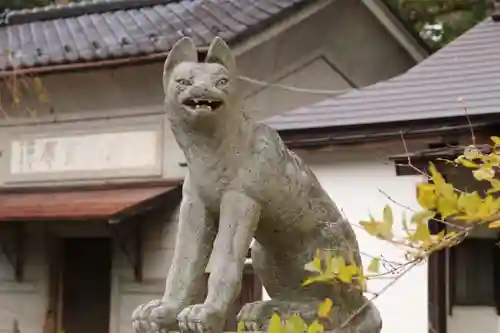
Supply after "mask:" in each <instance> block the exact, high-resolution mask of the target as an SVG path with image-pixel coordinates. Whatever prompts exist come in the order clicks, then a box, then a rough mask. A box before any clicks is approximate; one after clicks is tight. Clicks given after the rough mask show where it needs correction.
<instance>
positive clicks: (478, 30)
mask: <svg viewBox="0 0 500 333" xmlns="http://www.w3.org/2000/svg"><path fill="white" fill-rule="evenodd" d="M499 17H500V15H499V12H498V9H497V11H496V12H495V13H494V14H493V15H492V17H491V18H487V19H486V20H485V21H484V22H481V23H480V24H478V25H477V26H475V27H474V28H472V29H471V30H470V31H468V32H467V33H465V34H464V35H462V36H461V37H459V38H457V39H456V40H455V41H453V42H452V43H450V44H449V45H448V46H446V47H444V48H443V49H441V50H439V51H438V52H436V53H434V54H433V55H431V56H430V57H428V58H427V59H425V60H424V61H422V62H421V63H419V64H417V65H416V66H414V67H413V68H412V69H410V70H408V71H407V72H406V73H404V74H401V75H398V76H396V77H394V78H392V79H390V80H387V81H382V82H380V83H377V84H374V85H371V86H369V87H366V88H363V89H360V90H356V91H352V92H349V93H346V94H344V95H342V96H339V97H336V98H329V99H325V100H323V101H321V102H318V103H315V104H312V105H309V106H305V107H301V108H298V109H296V110H294V111H291V112H287V113H283V114H281V115H278V116H275V117H272V118H270V119H268V120H266V122H267V123H268V124H269V125H271V126H273V127H274V128H276V129H277V130H279V131H280V133H281V135H282V137H283V138H284V139H285V141H286V142H287V143H288V144H289V146H290V147H293V148H294V149H295V150H297V151H298V152H299V151H300V155H301V156H302V158H303V159H304V160H305V161H306V162H307V163H308V164H309V165H310V166H311V167H312V168H313V170H314V171H315V173H316V175H317V177H318V179H319V180H320V182H321V183H322V184H323V185H324V186H325V188H326V189H327V190H328V192H329V193H330V195H331V196H332V198H333V199H334V200H335V201H336V202H337V203H338V205H339V206H340V207H341V208H342V209H343V210H344V212H345V213H346V215H347V217H349V218H350V219H351V221H352V222H353V223H356V222H358V221H360V220H365V219H367V217H368V216H369V213H370V212H371V213H373V214H374V215H375V216H377V215H378V216H381V213H382V209H383V207H384V205H386V204H391V206H392V207H393V210H394V212H395V213H394V214H395V215H394V216H395V217H396V218H397V221H401V219H400V218H399V217H400V216H402V214H403V212H406V213H407V214H411V211H409V209H419V206H418V204H417V202H416V195H415V185H416V184H417V183H419V182H423V181H426V179H425V178H424V177H423V176H422V174H420V172H418V171H416V170H415V168H414V167H415V166H416V167H418V168H420V169H421V170H424V169H425V167H426V165H427V162H429V161H434V162H435V163H436V164H437V165H438V167H439V168H440V171H441V172H442V173H443V174H444V175H445V177H446V178H447V180H448V181H450V182H452V183H453V184H454V185H455V187H457V188H459V189H463V190H464V189H467V190H468V191H473V190H475V189H477V190H480V188H479V187H478V184H477V181H475V180H474V179H473V178H472V175H471V174H470V171H469V170H463V169H461V168H455V167H450V166H449V165H446V164H445V163H442V162H439V158H447V159H453V158H455V157H457V156H458V155H459V154H461V153H462V152H463V148H464V147H466V146H467V145H470V144H471V143H472V136H471V130H472V131H473V132H474V135H475V137H476V139H475V140H476V142H477V143H491V141H490V140H489V136H491V135H496V136H498V135H499V130H498V129H499V125H500V57H499V55H498V51H497V50H498V47H499V46H500V22H499ZM467 116H468V117H467ZM469 120H470V123H469ZM451 147H455V148H451ZM457 147H458V148H457ZM460 147H462V148H460ZM409 157H410V160H411V162H412V164H413V166H408V158H409ZM431 227H432V230H433V231H434V232H438V231H440V229H439V228H442V227H443V224H440V225H439V226H438V225H432V226H431ZM398 229H399V230H398V231H397V232H399V231H401V232H402V225H401V224H399V225H398ZM358 237H359V241H360V245H361V250H362V251H363V253H364V258H365V259H366V262H367V263H368V262H369V260H371V258H370V255H375V256H378V255H380V254H383V255H384V258H386V259H388V260H394V261H398V260H399V261H400V260H401V258H402V254H403V253H404V252H403V251H402V250H401V249H398V248H396V247H394V246H392V245H390V244H389V245H388V244H386V243H384V242H381V241H378V240H376V239H373V237H371V236H368V235H367V234H366V233H365V232H364V231H360V232H359V233H358ZM498 237H499V235H498V232H497V230H496V229H487V228H484V229H478V230H476V231H475V232H474V233H472V234H471V235H469V238H468V239H467V240H466V241H464V242H463V243H461V244H460V245H459V246H457V247H456V248H453V249H451V250H446V251H441V252H439V253H436V254H434V255H432V256H431V257H430V259H429V261H428V263H425V264H422V265H419V266H417V267H415V268H414V269H413V270H412V271H411V272H409V273H407V274H405V276H404V277H403V278H401V279H400V280H399V281H398V282H397V283H395V284H394V285H393V286H392V287H391V288H389V289H388V290H387V291H385V292H384V293H383V295H381V296H380V297H379V298H378V299H377V300H376V304H377V305H378V307H379V309H380V311H381V313H382V317H383V319H384V324H383V329H382V332H384V333H396V332H401V331H404V332H405V333H424V332H432V333H447V332H448V333H462V332H463V333H465V332H484V333H493V332H498V330H499V327H500V326H499V323H500V322H499V314H500V297H499V292H498V291H499V290H500V285H499V281H500V278H499V275H498V274H499V272H500V268H499V267H500V266H499V262H500V260H499V258H500V250H499V249H498V246H497V245H495V243H497V242H498V239H499V238H498ZM388 282H390V281H387V280H379V281H377V280H374V281H371V282H370V283H369V284H368V288H369V290H370V289H371V291H372V292H375V293H377V292H378V291H379V290H381V288H383V287H384V286H385V285H386V284H387V283H388Z"/></svg>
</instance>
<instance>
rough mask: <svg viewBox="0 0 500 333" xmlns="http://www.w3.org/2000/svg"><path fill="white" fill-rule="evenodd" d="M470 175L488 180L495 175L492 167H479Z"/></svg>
mask: <svg viewBox="0 0 500 333" xmlns="http://www.w3.org/2000/svg"><path fill="white" fill-rule="evenodd" d="M472 175H473V176H474V178H476V179H477V180H479V181H481V180H490V179H492V178H493V177H495V170H493V168H480V169H477V170H474V171H472Z"/></svg>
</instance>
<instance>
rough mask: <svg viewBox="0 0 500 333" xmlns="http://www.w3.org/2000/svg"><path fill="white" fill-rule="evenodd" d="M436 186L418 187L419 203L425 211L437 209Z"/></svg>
mask: <svg viewBox="0 0 500 333" xmlns="http://www.w3.org/2000/svg"><path fill="white" fill-rule="evenodd" d="M435 189H436V187H435V185H434V184H419V185H417V201H418V203H419V204H420V206H422V208H425V209H434V208H435V207H436V201H437V197H436V192H435Z"/></svg>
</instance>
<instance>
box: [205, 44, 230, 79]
mask: <svg viewBox="0 0 500 333" xmlns="http://www.w3.org/2000/svg"><path fill="white" fill-rule="evenodd" d="M205 62H212V63H217V64H220V65H222V66H224V67H226V68H227V70H228V71H229V73H234V70H235V67H236V66H235V61H234V56H233V53H232V52H231V49H230V48H229V46H228V45H227V44H226V42H224V40H222V38H220V37H215V38H214V40H213V41H212V44H210V48H209V49H208V53H207V57H206V58H205Z"/></svg>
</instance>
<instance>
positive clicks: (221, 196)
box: [132, 37, 382, 333]
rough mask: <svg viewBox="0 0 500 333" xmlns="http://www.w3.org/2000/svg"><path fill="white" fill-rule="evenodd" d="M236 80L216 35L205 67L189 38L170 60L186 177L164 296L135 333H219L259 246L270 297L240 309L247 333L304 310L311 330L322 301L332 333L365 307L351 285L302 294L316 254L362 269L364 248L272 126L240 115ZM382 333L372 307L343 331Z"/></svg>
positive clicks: (172, 112)
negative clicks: (324, 252) (329, 304)
mask: <svg viewBox="0 0 500 333" xmlns="http://www.w3.org/2000/svg"><path fill="white" fill-rule="evenodd" d="M236 80H237V76H236V69H235V60H234V58H233V55H232V53H231V51H230V49H229V47H228V46H227V44H226V43H225V42H224V41H223V40H222V39H220V38H215V39H214V41H213V42H212V44H211V45H210V48H209V50H208V53H207V55H206V59H205V61H204V62H198V56H197V51H196V47H195V45H194V43H193V41H192V40H191V39H190V38H187V37H184V38H182V39H181V40H179V41H178V42H177V43H176V45H175V46H174V47H173V48H172V50H171V51H170V53H169V55H168V57H167V60H166V62H165V66H164V72H163V87H164V91H165V96H166V98H165V106H166V112H167V116H168V118H169V120H170V123H171V126H172V131H173V133H174V135H175V138H176V140H177V142H178V144H179V146H180V147H181V149H182V150H183V151H184V154H185V156H186V160H187V166H188V171H187V176H186V178H185V181H184V184H183V197H182V202H181V206H180V212H179V226H178V234H177V242H176V245H175V254H174V258H173V262H172V265H171V267H170V271H169V272H168V277H167V279H166V286H165V294H164V296H163V298H162V299H159V300H153V301H151V302H150V303H147V304H143V305H140V306H139V307H138V308H137V309H136V310H135V311H134V313H133V315H132V322H133V327H134V329H135V331H136V332H137V333H146V332H147V333H149V332H163V331H166V330H168V329H170V328H172V327H175V325H176V324H177V325H178V327H179V328H180V330H181V331H182V332H195V333H202V332H213V333H220V332H222V330H223V326H224V323H225V316H226V312H227V311H228V307H229V306H231V305H232V303H233V302H234V300H235V299H236V297H237V296H238V293H239V292H240V288H241V279H242V271H243V266H244V260H245V257H246V254H247V251H248V248H249V247H250V245H251V242H252V239H255V241H254V242H253V245H252V251H251V253H252V264H253V266H254V270H255V271H256V273H257V274H258V277H259V279H260V280H261V282H262V284H263V285H264V286H265V288H266V291H267V292H268V294H269V295H270V296H271V298H272V300H269V301H259V302H254V303H249V304H246V305H245V306H244V307H243V308H242V309H241V311H240V313H239V314H238V320H239V321H241V322H242V323H243V324H244V326H245V329H246V330H248V331H261V330H266V329H267V323H268V322H269V319H270V318H271V316H272V314H273V313H275V312H277V313H278V314H280V315H281V316H282V317H286V316H290V315H292V314H296V313H298V314H300V315H301V316H302V317H303V318H304V319H305V320H306V322H307V321H309V322H310V321H312V320H313V319H315V316H316V313H317V308H318V305H319V304H320V303H321V302H322V301H323V300H324V299H325V298H326V297H329V298H330V299H331V300H332V301H333V304H334V307H333V308H332V311H331V315H330V318H329V320H328V323H327V325H326V326H325V329H335V328H339V326H340V324H341V323H343V322H344V321H345V320H346V319H347V318H349V316H350V315H352V314H353V313H354V312H355V311H356V310H357V309H359V308H360V307H361V306H363V305H364V304H365V303H366V302H367V299H366V298H365V297H364V296H363V293H362V291H361V290H360V289H359V288H355V287H354V286H353V285H352V284H343V283H337V284H334V285H331V284H320V283H313V284H311V285H308V286H302V283H303V282H304V280H305V279H307V278H308V277H310V276H311V274H312V273H311V272H309V271H308V270H306V269H305V265H306V264H307V263H308V262H310V261H311V260H312V259H313V258H314V256H315V253H316V251H317V249H321V248H327V249H330V250H331V251H333V252H334V255H337V256H342V257H344V258H345V260H346V261H347V262H351V263H352V261H354V263H355V264H356V265H358V266H361V259H360V256H359V250H358V243H357V240H356V237H355V234H354V232H353V230H352V229H351V226H350V225H349V223H348V222H347V221H346V220H345V219H344V218H343V216H342V214H341V212H340V211H339V209H338V208H337V207H336V205H335V204H334V202H332V200H331V199H330V197H329V196H328V195H327V193H326V192H325V190H324V189H323V188H322V187H321V185H320V183H319V182H318V180H317V179H316V177H315V175H314V174H313V172H312V171H311V170H310V169H309V168H308V167H307V166H306V165H305V164H304V162H303V161H302V160H301V159H300V158H299V157H297V156H296V155H295V154H294V153H293V152H291V151H290V150H288V149H287V148H286V147H285V145H284V144H283V142H282V140H281V139H280V137H279V136H278V134H277V133H276V132H275V131H274V130H273V129H271V128H270V127H268V126H266V125H264V124H258V123H256V122H254V121H252V120H251V119H250V118H249V117H248V116H247V115H246V114H245V113H244V112H243V111H242V108H241V107H240V101H239V99H238V97H237V88H236ZM210 256H211V264H212V269H211V273H210V276H209V280H208V294H207V297H206V299H205V301H204V303H203V304H193V303H194V302H195V300H194V299H195V295H198V294H199V291H200V290H201V288H204V287H205V286H203V282H204V274H205V269H206V266H207V263H208V261H209V259H210ZM205 281H206V280H205ZM172 325H174V326H172ZM381 327H382V320H381V318H380V315H379V312H378V310H377V309H376V307H375V306H374V305H373V304H372V303H369V304H368V306H365V308H364V310H363V311H361V312H360V313H359V314H358V315H357V316H355V317H354V319H353V320H351V321H350V322H349V324H348V325H345V327H343V328H342V329H341V330H339V332H349V333H354V332H356V333H378V332H380V330H381ZM174 329H175V328H174Z"/></svg>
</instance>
